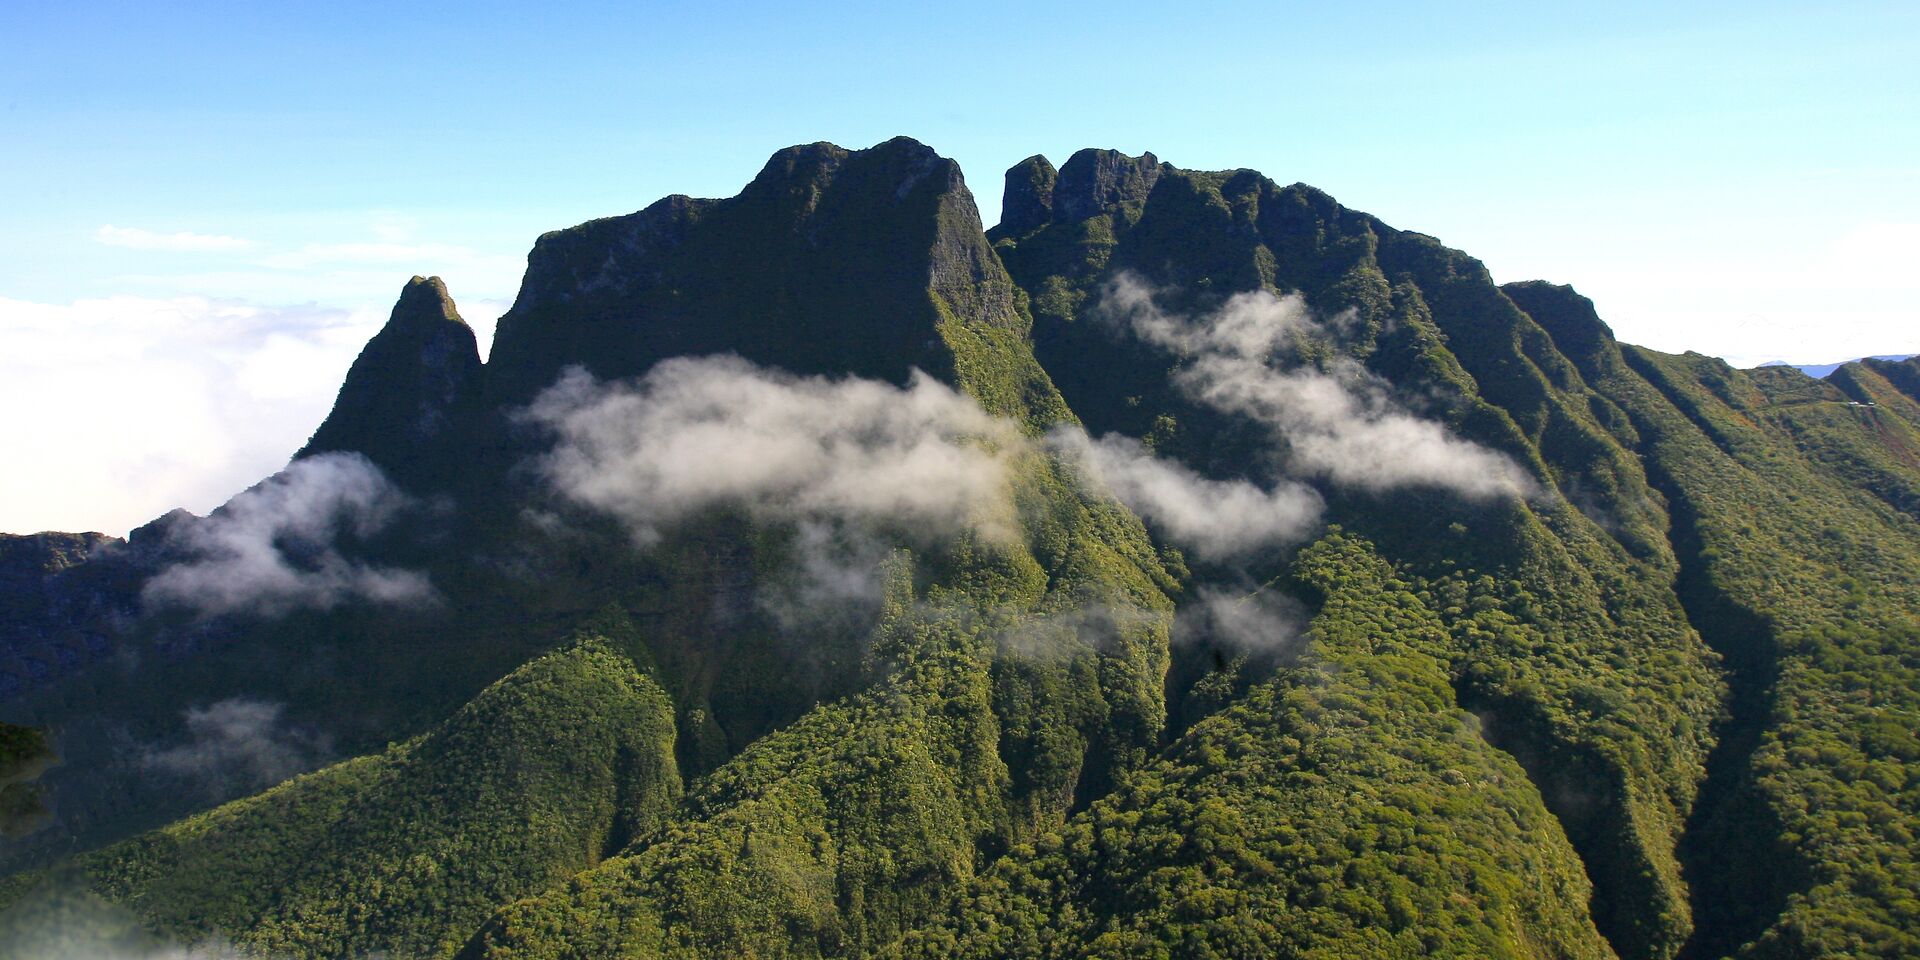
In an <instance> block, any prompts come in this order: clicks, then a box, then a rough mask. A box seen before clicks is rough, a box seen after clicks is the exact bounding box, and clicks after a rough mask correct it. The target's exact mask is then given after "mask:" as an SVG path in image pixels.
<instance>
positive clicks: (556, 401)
mask: <svg viewBox="0 0 1920 960" xmlns="http://www.w3.org/2000/svg"><path fill="white" fill-rule="evenodd" d="M525 417H526V418H527V419H528V420H529V421H531V422H533V423H537V424H539V425H541V426H543V427H545V428H547V429H548V430H550V431H552V433H553V434H554V435H555V437H556V443H555V445H554V448H553V449H552V451H551V452H549V453H548V454H547V455H546V456H544V457H543V458H541V460H540V461H539V464H538V469H539V470H540V472H541V473H542V474H543V475H544V476H545V477H546V479H547V480H548V481H549V483H550V484H551V485H552V487H553V488H554V489H555V490H556V491H557V492H558V493H560V494H561V495H562V496H563V497H564V498H565V499H567V500H569V501H571V502H573V503H575V504H577V505H579V506H584V507H588V508H591V509H593V510H596V511H599V512H601V513H604V514H608V515H611V516H613V517H616V518H618V519H620V520H621V521H623V522H624V523H626V524H627V526H628V527H629V529H630V530H632V532H633V533H634V535H635V536H636V537H637V538H638V539H639V540H640V541H641V542H643V543H650V542H653V541H655V540H657V539H658V538H659V536H660V533H661V531H662V529H663V528H664V527H665V526H666V525H668V524H670V523H672V522H673V521H675V520H677V519H679V518H681V517H685V516H687V515H690V514H692V513H695V512H698V511H700V510H702V509H706V508H708V507H713V506H721V505H728V506H735V507H740V508H743V509H745V510H746V511H748V512H749V513H750V514H752V515H754V516H757V517H763V518H768V519H776V520H788V521H806V520H813V521H820V520H863V521H872V522H880V523H893V524H901V525H906V526H908V527H910V528H911V529H912V530H916V531H923V532H926V533H928V534H932V535H942V536H946V535H953V534H956V533H960V532H964V531H975V532H979V533H983V534H986V535H990V536H1003V535H1006V534H1008V533H1009V532H1010V531H1011V515H1010V514H1009V512H1008V507H1007V503H1008V500H1007V496H1006V491H1007V477H1008V465H1009V460H1010V458H1011V457H1012V456H1013V455H1014V454H1015V453H1017V452H1018V451H1019V450H1020V449H1021V447H1022V444H1023V443H1024V441H1023V439H1022V437H1021V435H1020V432H1019V430H1018V429H1017V428H1016V427H1015V426H1014V425H1013V424H1012V423H1010V422H1008V421H1006V420H1002V419H1000V418H997V417H994V416H992V415H990V414H988V413H987V412H986V411H984V410H982V409H981V408H980V406H979V404H977V403H975V402H974V401H973V400H972V399H971V398H969V397H967V396H965V395H963V394H960V393H958V392H956V391H955V390H953V389H952V388H950V387H948V386H946V385H944V384H942V383H940V382H939V381H936V380H934V379H933V378H931V377H929V376H926V375H925V374H921V373H918V372H916V373H915V374H914V376H913V379H912V380H911V382H909V383H908V385H907V386H906V387H904V388H902V387H894V386H890V385H888V384H884V383H879V382H877V381H872V380H860V379H854V378H847V379H841V380H829V379H825V378H821V377H797V376H793V375H791V374H786V373H782V372H779V371H776V370H769V369H765V368H762V367H757V366H754V365H753V364H750V363H748V362H746V361H745V360H741V359H739V358H737V357H730V356H729V357H702V358H676V359H672V360H667V361H665V362H662V363H661V364H659V365H658V366H656V367H654V368H653V370H652V371H650V372H648V373H647V374H646V375H645V376H644V377H642V378H640V379H639V380H638V381H636V382H633V383H630V384H628V383H602V382H600V381H597V380H595V379H594V378H593V377H591V376H589V375H588V374H586V373H585V372H583V371H581V370H578V369H574V370H570V371H568V372H567V373H566V374H564V375H563V376H562V377H561V378H560V380H559V382H557V383H556V384H554V386H552V387H550V388H548V389H547V391H546V392H544V393H542V394H541V395H540V396H539V397H538V398H537V399H535V401H534V402H533V404H532V405H531V406H530V407H529V408H528V410H527V411H526V413H525Z"/></svg>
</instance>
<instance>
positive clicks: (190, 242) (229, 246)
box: [93, 223, 253, 252]
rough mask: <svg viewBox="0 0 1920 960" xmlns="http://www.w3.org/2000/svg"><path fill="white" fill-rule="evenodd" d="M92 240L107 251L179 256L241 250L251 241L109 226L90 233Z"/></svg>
mask: <svg viewBox="0 0 1920 960" xmlns="http://www.w3.org/2000/svg"><path fill="white" fill-rule="evenodd" d="M93 239H94V240H96V241H98V242H100V243H104V244H106V245H107V246H110V247H130V248H132V249H135V250H172V251H180V252H206V251H220V250H245V249H247V248H248V247H251V246H253V241H251V240H243V239H241V238H239V237H228V236H222V235H220V234H209V233H189V232H187V231H184V230H183V231H180V232H178V233H156V232H154V231H152V230H142V229H140V228H139V227H116V226H114V225H113V224H111V223H108V224H103V225H101V227H100V229H98V230H95V231H94V232H93Z"/></svg>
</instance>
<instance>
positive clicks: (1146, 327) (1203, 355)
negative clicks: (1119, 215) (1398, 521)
mask: <svg viewBox="0 0 1920 960" xmlns="http://www.w3.org/2000/svg"><path fill="white" fill-rule="evenodd" d="M1099 308H1100V310H1101V311H1102V312H1103V314H1104V315H1105V316H1107V317H1108V318H1110V319H1111V320H1112V321H1113V322H1115V323H1116V324H1117V325H1119V326H1121V327H1123V328H1124V329H1125V330H1127V331H1129V332H1131V334H1132V335H1133V336H1136V337H1139V338H1140V339H1142V340H1145V341H1147V342H1149V343H1153V344H1157V345H1159V346H1161V347H1164V348H1166V349H1168V350H1170V351H1173V352H1175V353H1178V354H1181V355H1183V356H1184V357H1185V359H1186V362H1185V363H1183V364H1182V365H1181V366H1180V367H1179V368H1178V369H1177V370H1176V371H1175V372H1174V374H1173V379H1174V383H1175V385H1176V386H1178V387H1179V388H1180V389H1181V390H1182V391H1183V392H1184V393H1186V394H1187V395H1188V396H1190V397H1192V398H1193V399H1194V400H1196V401H1198V402H1200V403H1204V404H1206V405H1208V406H1211V407H1213V408H1215V409H1218V410H1222V411H1226V412H1229V413H1236V414H1240V415H1243V416H1246V417H1248V418H1250V419H1252V420H1254V421H1256V422H1259V423H1261V424H1263V425H1265V426H1266V427H1267V428H1268V429H1270V430H1271V431H1272V432H1273V433H1274V435H1275V436H1276V437H1278V438H1281V439H1283V440H1285V441H1286V443H1287V447H1288V450H1289V459H1288V468H1289V470H1290V471H1292V472H1294V473H1296V474H1300V475H1306V476H1318V477H1325V478H1326V479H1328V480H1330V481H1331V482H1333V483H1335V484H1338V485H1342V486H1349V487H1357V488H1360V489H1364V490H1372V491H1384V490H1392V489H1396V488H1402V487H1435V488H1440V489H1446V490H1451V491H1453V492H1455V493H1458V494H1460V495H1462V496H1466V497H1472V498H1479V499H1484V498H1490V497H1502V496H1519V495H1525V494H1527V493H1529V492H1530V491H1531V490H1532V489H1533V483H1532V481H1531V479H1530V478H1529V477H1528V476H1527V474H1526V473H1525V471H1523V470H1521V468H1520V467H1519V465H1518V464H1516V463H1514V462H1513V460H1512V459H1511V458H1509V457H1507V456H1506V455H1504V454H1501V453H1498V452H1496V451H1493V450H1489V449H1487V448H1486V447H1482V446H1480V445H1478V444H1475V443H1472V442H1469V441H1466V440H1462V439H1460V438H1458V437H1455V436H1453V435H1452V434H1450V433H1448V432H1447V430H1446V428H1445V427H1444V426H1442V425H1441V424H1439V423H1436V422H1434V421H1431V420H1424V419H1421V418H1419V417H1416V416H1414V415H1412V414H1411V413H1409V412H1407V411H1406V410H1404V409H1402V408H1400V407H1399V405H1397V404H1396V403H1394V402H1393V400H1392V398H1391V397H1390V396H1389V394H1388V392H1387V389H1386V385H1385V384H1384V383H1382V382H1381V381H1380V380H1379V379H1378V378H1376V377H1374V376H1372V375H1371V374H1369V373H1368V372H1367V371H1366V370H1365V369H1364V368H1362V367H1361V366H1360V365H1359V364H1357V363H1354V362H1352V361H1350V360H1348V361H1334V362H1332V363H1330V364H1329V365H1328V366H1327V368H1326V369H1316V368H1312V367H1304V366H1302V367H1294V368H1287V369H1282V368H1281V367H1278V366H1276V365H1275V362H1274V361H1275V357H1276V355H1277V354H1278V352H1279V351H1280V350H1281V349H1282V348H1283V347H1284V346H1286V345H1287V344H1288V342H1289V341H1290V340H1292V339H1293V338H1295V337H1297V336H1303V335H1313V334H1315V333H1316V332H1317V331H1318V330H1319V328H1320V324H1319V323H1318V322H1317V321H1316V320H1315V319H1314V318H1313V316H1312V315H1311V313H1310V312H1309V311H1308V309H1307V306H1306V302H1305V301H1304V300H1302V299H1301V298H1300V297H1299V296H1296V295H1289V296H1285V297H1276V296H1274V295H1273V294H1271V293H1268V292H1266V291H1253V292H1249V293H1240V294H1235V295H1234V296H1233V297H1231V298H1230V299H1228V300H1227V302H1226V303H1225V304H1224V305H1222V306H1221V307H1220V309H1218V310H1216V311H1214V312H1213V313H1210V314H1206V315H1203V316H1191V317H1190V316H1184V315H1180V314H1174V313H1169V312H1167V311H1164V310H1162V309H1161V308H1160V307H1159V305H1158V304H1157V303H1156V302H1155V297H1154V293H1153V291H1152V290H1151V289H1150V288H1148V287H1147V286H1146V285H1145V284H1144V283H1142V282H1141V281H1140V280H1139V279H1137V278H1135V277H1132V276H1130V275H1124V274H1123V275H1121V276H1119V277H1117V278H1115V280H1114V281H1113V282H1112V283H1111V284H1110V285H1109V286H1108V288H1107V290H1106V291H1105V294H1104V296H1103V297H1102V300H1101V302H1100V305H1099Z"/></svg>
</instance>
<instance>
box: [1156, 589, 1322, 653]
mask: <svg viewBox="0 0 1920 960" xmlns="http://www.w3.org/2000/svg"><path fill="white" fill-rule="evenodd" d="M1309 619H1310V618H1309V617H1308V615H1307V612H1306V610H1305V609H1304V608H1303V607H1302V606H1301V605H1300V604H1299V603H1298V602H1296V601H1294V600H1293V599H1292V598H1290V597H1286V596H1283V595H1281V594H1279V593H1277V592H1275V591H1273V590H1264V589H1263V590H1255V591H1252V592H1245V591H1228V590H1225V589H1223V588H1220V587H1217V586H1210V585H1203V586H1201V587H1200V588H1199V589H1198V590H1196V591H1195V596H1194V598H1193V600H1192V601H1191V602H1189V603H1187V604H1185V605H1183V606H1182V607H1181V609H1180V614H1179V617H1178V619H1177V620H1176V621H1175V624H1174V631H1173V635H1174V640H1175V642H1178V643H1208V644H1214V645H1218V646H1222V647H1225V648H1227V649H1230V650H1237V651H1240V652H1242V653H1268V654H1283V653H1288V652H1290V651H1292V650H1294V649H1296V648H1297V647H1298V646H1299V645H1300V642H1301V640H1302V638H1303V637H1304V636H1305V635H1306V629H1307V621H1308V620H1309Z"/></svg>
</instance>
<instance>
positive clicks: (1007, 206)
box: [997, 153, 1060, 237]
mask: <svg viewBox="0 0 1920 960" xmlns="http://www.w3.org/2000/svg"><path fill="white" fill-rule="evenodd" d="M1059 180H1060V171H1058V170H1055V169H1054V168H1053V163H1052V162H1051V161H1049V160H1048V159H1047V158H1046V157H1043V156H1041V155H1039V154H1037V153H1036V154H1034V155H1033V156H1031V157H1028V158H1026V159H1025V160H1022V161H1020V162H1019V163H1016V164H1014V165H1013V166H1012V167H1010V168H1008V170H1007V187H1006V192H1005V193H1003V194H1002V195H1001V199H1000V226H999V229H998V231H997V232H998V233H1000V234H1005V235H1007V236H1013V237H1019V236H1024V235H1025V234H1027V233H1030V232H1032V231H1034V230H1037V229H1039V228H1041V227H1044V226H1046V225H1047V224H1048V223H1050V222H1051V221H1052V220H1053V188H1054V185H1055V184H1057V183H1058V182H1059Z"/></svg>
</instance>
